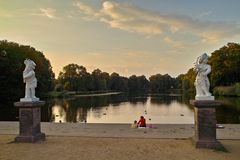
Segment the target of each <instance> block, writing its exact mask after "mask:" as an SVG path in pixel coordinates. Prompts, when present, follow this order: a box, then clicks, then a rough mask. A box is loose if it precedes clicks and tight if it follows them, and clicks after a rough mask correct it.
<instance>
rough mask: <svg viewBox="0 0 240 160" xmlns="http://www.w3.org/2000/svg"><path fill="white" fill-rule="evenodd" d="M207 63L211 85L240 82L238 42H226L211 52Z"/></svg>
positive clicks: (239, 49)
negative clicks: (210, 67) (209, 67)
mask: <svg viewBox="0 0 240 160" xmlns="http://www.w3.org/2000/svg"><path fill="white" fill-rule="evenodd" d="M209 64H210V65H211V66H212V72H211V75H210V80H211V85H212V87H215V86H220V85H225V86H226V85H232V84H234V83H236V82H240V76H239V75H240V44H238V43H228V44H227V45H225V46H223V47H222V48H220V49H219V50H216V51H214V52H213V53H212V55H211V57H210V59H209Z"/></svg>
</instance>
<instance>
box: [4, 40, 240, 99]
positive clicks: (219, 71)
mask: <svg viewBox="0 0 240 160" xmlns="http://www.w3.org/2000/svg"><path fill="white" fill-rule="evenodd" d="M26 58H30V59H32V60H33V61H34V62H35V63H36V65H37V67H36V70H35V72H36V76H37V79H38V87H37V95H38V96H41V95H42V94H44V93H47V92H49V91H53V90H54V89H55V90H57V91H63V90H67V91H121V92H145V93H149V92H151V93H168V92H170V91H172V90H175V89H179V90H182V91H183V92H194V91H195V87H194V81H195V76H196V73H195V72H194V70H193V68H190V69H189V70H188V72H187V73H186V74H180V75H179V76H177V77H176V78H174V77H171V76H170V75H168V74H155V75H152V76H150V77H149V79H147V78H146V77H145V76H144V75H141V76H136V75H132V76H130V77H124V76H121V75H119V74H118V73H115V72H114V73H111V74H109V73H107V72H104V71H101V70H100V69H95V70H94V71H92V72H91V73H89V72H88V71H87V69H86V68H85V67H84V66H81V65H78V64H68V65H66V66H64V67H63V70H62V72H60V74H59V76H58V78H57V79H55V75H54V73H53V71H52V66H51V63H50V61H49V60H48V59H46V57H45V56H44V54H43V52H40V51H37V50H36V49H35V48H33V47H31V46H27V45H20V44H18V43H15V42H9V41H7V40H1V41H0V71H1V74H0V100H1V102H2V101H4V100H10V99H11V100H17V99H19V97H22V96H24V87H25V86H24V84H23V83H20V82H21V81H22V72H23V70H24V67H25V66H24V64H23V61H24V60H25V59H26ZM209 64H210V65H211V66H212V72H211V74H210V75H209V80H210V82H211V88H212V89H213V88H214V87H217V86H229V85H233V84H235V83H237V82H240V76H239V75H240V44H238V43H228V44H227V45H225V46H223V47H222V48H220V49H218V50H216V51H214V52H213V53H212V54H211V56H210V58H209Z"/></svg>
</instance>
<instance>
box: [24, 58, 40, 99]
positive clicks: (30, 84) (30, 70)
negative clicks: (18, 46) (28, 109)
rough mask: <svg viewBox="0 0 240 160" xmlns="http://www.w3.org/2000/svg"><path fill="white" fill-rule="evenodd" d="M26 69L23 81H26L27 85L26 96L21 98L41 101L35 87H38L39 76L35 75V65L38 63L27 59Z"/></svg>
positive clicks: (25, 62)
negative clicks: (36, 94)
mask: <svg viewBox="0 0 240 160" xmlns="http://www.w3.org/2000/svg"><path fill="white" fill-rule="evenodd" d="M24 64H25V66H26V67H25V69H24V71H23V82H24V83H26V87H25V97H24V98H21V99H20V101H21V102H33V101H39V98H37V97H36V96H35V88H36V87H37V78H36V77H35V72H34V69H35V66H36V64H35V63H34V62H33V61H32V60H30V59H26V60H25V61H24Z"/></svg>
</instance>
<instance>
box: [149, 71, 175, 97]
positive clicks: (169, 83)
mask: <svg viewBox="0 0 240 160" xmlns="http://www.w3.org/2000/svg"><path fill="white" fill-rule="evenodd" d="M149 81H150V89H151V92H154V93H166V92H169V90H170V89H173V88H176V87H177V80H176V79H175V78H172V77H171V76H170V75H168V74H164V75H161V74H156V75H152V76H151V77H150V78H149Z"/></svg>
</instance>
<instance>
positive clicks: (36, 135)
mask: <svg viewBox="0 0 240 160" xmlns="http://www.w3.org/2000/svg"><path fill="white" fill-rule="evenodd" d="M44 104H45V102H44V101H34V102H15V103H14V106H16V107H18V108H19V135H18V136H17V137H16V138H15V142H29V143H33V142H36V141H38V140H45V134H44V133H41V126H40V123H41V106H43V105H44Z"/></svg>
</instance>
